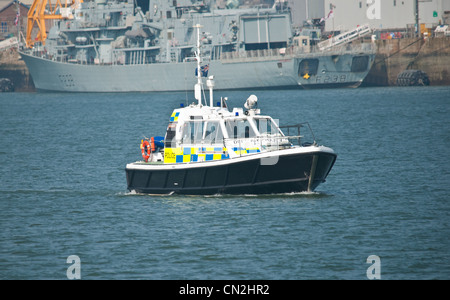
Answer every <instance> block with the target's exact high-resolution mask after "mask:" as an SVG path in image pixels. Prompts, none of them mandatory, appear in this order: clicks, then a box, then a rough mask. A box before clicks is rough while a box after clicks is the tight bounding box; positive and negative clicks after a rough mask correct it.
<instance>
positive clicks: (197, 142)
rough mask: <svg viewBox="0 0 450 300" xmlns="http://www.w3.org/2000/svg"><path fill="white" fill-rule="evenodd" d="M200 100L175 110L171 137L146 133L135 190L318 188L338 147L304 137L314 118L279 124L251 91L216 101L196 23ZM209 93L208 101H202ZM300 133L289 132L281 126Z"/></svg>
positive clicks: (130, 169) (131, 183)
mask: <svg viewBox="0 0 450 300" xmlns="http://www.w3.org/2000/svg"><path fill="white" fill-rule="evenodd" d="M196 28H197V34H198V43H197V49H198V50H197V52H196V57H197V70H199V71H198V72H197V84H196V85H195V99H196V103H192V104H191V105H189V106H187V107H180V108H177V109H175V110H174V111H173V113H172V115H171V116H170V120H169V125H168V127H167V131H166V134H165V137H164V138H162V137H153V138H151V139H148V140H142V142H141V151H142V155H143V158H144V160H143V161H137V162H134V163H130V164H127V166H126V176H127V184H128V189H129V190H130V191H136V192H138V193H148V194H173V193H176V194H191V195H212V194H272V193H290V192H302V191H313V190H314V189H315V188H316V187H317V186H318V185H319V184H320V183H322V182H324V181H325V179H326V177H327V176H328V174H329V172H330V170H331V168H332V167H333V165H334V162H335V160H336V154H335V153H334V151H333V150H332V149H331V148H328V147H325V146H318V145H317V143H316V142H315V140H313V141H312V142H311V143H307V142H305V141H304V136H303V135H302V133H303V130H304V129H309V130H310V127H309V125H308V124H307V123H305V124H297V125H292V126H284V127H280V126H278V124H277V122H276V121H275V120H274V119H272V118H271V117H270V116H266V115H261V113H260V109H258V108H257V105H258V98H257V97H256V96H255V95H251V96H250V97H249V98H248V99H247V101H246V102H245V105H244V108H233V110H231V111H230V110H229V109H228V105H227V99H226V98H221V99H220V101H217V102H214V97H213V88H214V86H215V82H214V77H213V76H210V77H209V78H208V80H207V81H206V84H207V86H208V88H209V104H208V103H206V102H207V99H206V98H203V97H202V95H203V93H204V91H203V79H202V78H203V76H202V75H203V74H202V73H203V72H201V66H202V61H201V54H200V49H201V44H200V26H199V25H197V26H196ZM202 99H204V101H202ZM283 128H284V129H286V130H288V132H289V133H292V132H294V135H289V134H288V135H285V134H284V133H283V131H282V129H283Z"/></svg>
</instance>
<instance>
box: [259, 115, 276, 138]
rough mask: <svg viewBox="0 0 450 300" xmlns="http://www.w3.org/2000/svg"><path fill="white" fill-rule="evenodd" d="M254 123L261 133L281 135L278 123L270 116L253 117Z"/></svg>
mask: <svg viewBox="0 0 450 300" xmlns="http://www.w3.org/2000/svg"><path fill="white" fill-rule="evenodd" d="M255 123H256V127H257V128H258V131H259V133H260V134H261V135H272V134H275V135H283V134H282V133H281V131H280V129H279V128H278V124H276V122H275V121H274V120H273V119H271V118H255Z"/></svg>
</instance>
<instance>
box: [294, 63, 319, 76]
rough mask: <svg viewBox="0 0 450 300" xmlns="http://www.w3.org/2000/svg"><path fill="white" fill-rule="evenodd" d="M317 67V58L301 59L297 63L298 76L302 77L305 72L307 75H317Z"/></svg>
mask: <svg viewBox="0 0 450 300" xmlns="http://www.w3.org/2000/svg"><path fill="white" fill-rule="evenodd" d="M318 69H319V60H318V59H303V60H302V61H301V62H300V64H299V65H298V76H299V77H303V76H305V75H306V74H308V75H309V76H314V75H317V70H318Z"/></svg>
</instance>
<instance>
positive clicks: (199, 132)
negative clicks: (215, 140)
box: [181, 120, 204, 144]
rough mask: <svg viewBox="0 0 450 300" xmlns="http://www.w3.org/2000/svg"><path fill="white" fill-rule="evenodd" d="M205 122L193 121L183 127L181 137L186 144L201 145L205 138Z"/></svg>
mask: <svg viewBox="0 0 450 300" xmlns="http://www.w3.org/2000/svg"><path fill="white" fill-rule="evenodd" d="M203 125H204V123H203V121H202V120H193V121H187V122H185V123H184V124H183V125H182V129H181V132H182V133H181V137H182V139H183V143H185V144H197V143H201V141H202V138H203Z"/></svg>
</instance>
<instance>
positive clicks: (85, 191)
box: [0, 87, 450, 279]
mask: <svg viewBox="0 0 450 300" xmlns="http://www.w3.org/2000/svg"><path fill="white" fill-rule="evenodd" d="M251 93H254V94H256V95H257V96H258V97H259V108H261V110H262V113H263V114H270V115H271V116H273V117H274V118H277V119H280V123H281V125H288V124H293V123H299V122H303V121H308V122H309V123H310V125H311V126H312V128H313V130H314V133H315V135H316V138H317V140H318V141H319V143H320V144H324V145H326V146H329V147H331V148H333V149H334V150H335V151H336V152H337V153H338V159H337V161H336V164H335V166H334V168H333V170H332V171H331V173H330V175H329V177H328V179H327V182H326V183H324V184H322V185H320V186H319V188H318V189H317V191H316V192H315V193H309V194H308V193H300V194H288V195H268V196H253V195H241V196H226V195H223V196H210V197H195V196H191V197H182V196H167V197H155V196H147V195H136V194H133V193H130V192H128V191H127V189H126V178H125V171H124V169H125V165H126V163H128V162H133V161H136V160H140V159H141V154H140V149H139V144H140V140H141V138H142V137H144V136H146V137H150V136H155V135H164V132H165V129H166V126H167V123H168V120H169V117H170V114H171V111H172V109H174V108H176V107H179V104H180V103H186V99H188V100H187V101H188V102H192V101H193V100H192V98H193V95H192V94H193V93H191V92H188V93H156V94H145V93H144V94H140V93H127V94H60V93H10V94H8V93H2V94H0V162H1V164H0V166H1V167H0V168H1V169H0V170H1V172H0V279H66V278H67V270H68V268H70V267H71V266H73V265H72V264H71V262H69V263H68V262H67V258H68V257H69V256H71V255H76V256H77V257H79V259H80V264H79V266H80V267H81V269H80V276H81V279H367V278H368V277H367V273H368V269H369V268H371V267H373V264H372V262H373V261H369V263H368V262H367V259H368V257H369V256H371V255H376V256H377V257H378V258H379V265H377V272H378V274H379V275H380V276H381V279H450V263H449V262H450V260H449V258H450V255H449V254H450V250H449V249H450V242H449V236H450V227H449V219H450V218H449V217H450V214H449V213H450V204H449V198H450V197H449V196H450V87H421V88H399V87H392V88H359V89H330V90H314V91H300V90H278V91H252V92H247V91H234V92H228V93H225V92H216V96H217V97H220V96H228V98H229V99H230V100H229V105H230V106H234V107H237V106H239V107H242V106H243V104H244V102H245V100H246V99H247V97H248V96H249V95H250V94H251ZM371 270H372V269H371Z"/></svg>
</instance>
